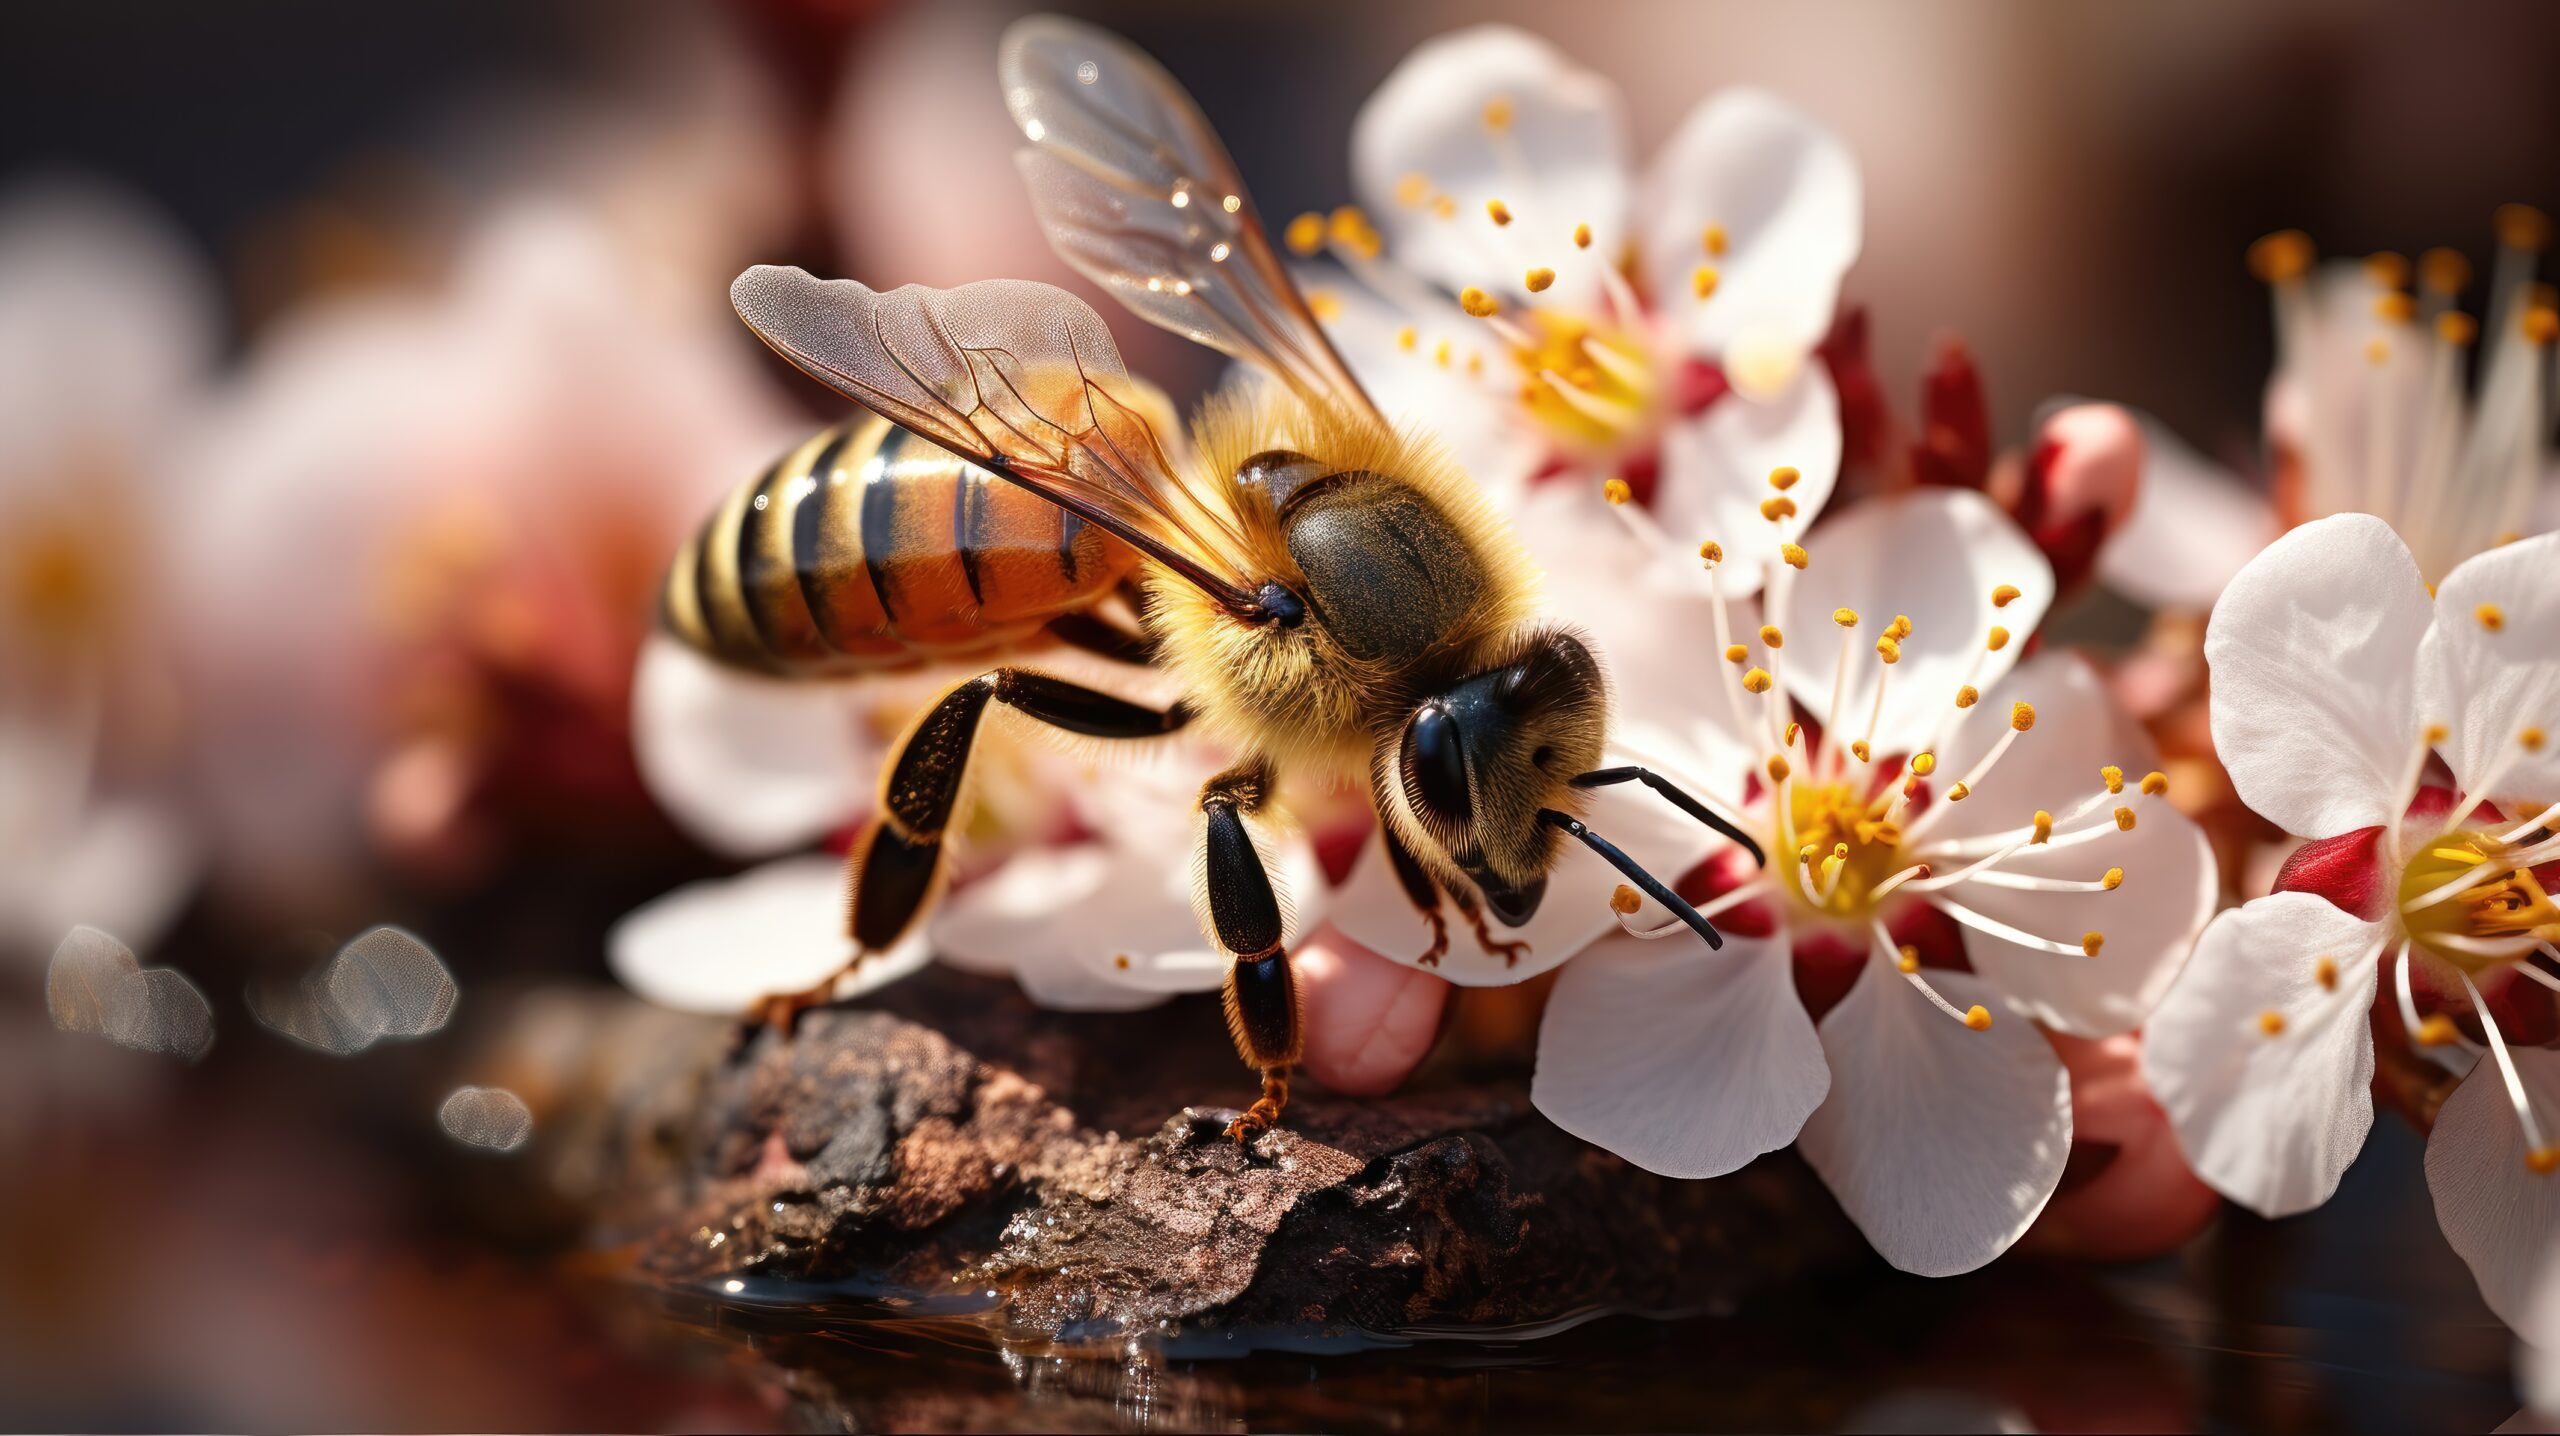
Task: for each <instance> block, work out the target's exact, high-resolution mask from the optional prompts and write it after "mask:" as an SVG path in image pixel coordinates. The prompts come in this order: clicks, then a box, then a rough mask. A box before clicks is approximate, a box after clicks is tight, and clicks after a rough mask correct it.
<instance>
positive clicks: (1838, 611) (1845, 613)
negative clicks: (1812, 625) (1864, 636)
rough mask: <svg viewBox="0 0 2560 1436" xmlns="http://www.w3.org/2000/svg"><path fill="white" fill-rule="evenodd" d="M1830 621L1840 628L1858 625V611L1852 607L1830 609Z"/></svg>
mask: <svg viewBox="0 0 2560 1436" xmlns="http://www.w3.org/2000/svg"><path fill="white" fill-rule="evenodd" d="M1831 621H1832V622H1833V623H1836V624H1839V625H1840V626H1841V627H1842V628H1855V627H1857V626H1858V611H1857V610H1856V609H1854V608H1835V609H1833V610H1831Z"/></svg>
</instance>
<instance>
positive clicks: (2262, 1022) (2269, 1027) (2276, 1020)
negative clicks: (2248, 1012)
mask: <svg viewBox="0 0 2560 1436" xmlns="http://www.w3.org/2000/svg"><path fill="white" fill-rule="evenodd" d="M2258 1030H2259V1031H2260V1032H2263V1033H2265V1034H2267V1035H2268V1036H2269V1037H2276V1036H2281V1035H2282V1034H2283V1032H2284V1014H2283V1013H2281V1012H2278V1011H2276V1010H2275V1009H2274V1008H2272V1007H2270V1008H2268V1009H2267V1010H2266V1011H2264V1012H2261V1013H2259V1014H2258Z"/></svg>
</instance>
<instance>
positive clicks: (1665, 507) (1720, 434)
mask: <svg viewBox="0 0 2560 1436" xmlns="http://www.w3.org/2000/svg"><path fill="white" fill-rule="evenodd" d="M1781 467H1792V468H1794V469H1796V470H1798V471H1799V472H1800V473H1801V474H1802V476H1803V477H1802V478H1800V479H1799V480H1798V481H1797V483H1796V486H1795V487H1794V488H1791V489H1789V490H1787V497H1788V498H1790V499H1793V500H1794V501H1795V504H1796V509H1797V517H1796V519H1795V522H1796V523H1797V524H1798V525H1799V528H1801V526H1802V525H1805V524H1810V523H1812V522H1813V520H1814V518H1815V516H1816V515H1818V514H1820V513H1821V512H1822V506H1823V505H1824V504H1825V503H1827V502H1829V501H1830V498H1831V486H1832V484H1833V483H1834V482H1835V481H1837V480H1838V478H1839V477H1840V396H1839V394H1838V393H1837V392H1836V391H1835V390H1834V389H1833V388H1832V384H1831V375H1830V372H1829V371H1828V370H1826V369H1824V368H1823V367H1822V366H1821V365H1819V364H1814V365H1808V366H1806V367H1805V369H1804V372H1803V373H1802V374H1800V375H1799V376H1798V377H1797V379H1796V381H1795V382H1794V383H1793V384H1790V385H1788V386H1787V388H1786V389H1785V391H1784V392H1782V393H1780V394H1778V395H1777V396H1776V397H1774V398H1769V399H1754V398H1751V397H1749V396H1747V395H1745V394H1743V393H1741V392H1739V391H1736V392H1734V393H1732V394H1728V395H1726V396H1724V397H1723V398H1720V399H1718V400H1717V401H1716V402H1714V403H1712V404H1710V405H1708V406H1707V407H1706V409H1705V411H1704V412H1702V413H1700V414H1699V415H1698V416H1697V417H1695V418H1692V419H1684V420H1681V421H1679V422H1677V423H1674V424H1673V425H1672V426H1671V427H1670V428H1669V429H1668V430H1667V431H1665V432H1664V434H1663V439H1662V483H1661V486H1660V488H1659V489H1658V490H1657V491H1656V493H1655V496H1654V501H1653V521H1654V523H1655V524H1656V525H1657V526H1658V527H1660V528H1661V530H1662V532H1663V536H1664V537H1665V538H1666V539H1667V540H1669V541H1670V542H1668V543H1666V544H1665V545H1664V546H1663V552H1662V553H1661V555H1660V556H1659V559H1658V562H1657V564H1656V567H1655V570H1654V573H1653V575H1652V577H1653V580H1654V582H1656V583H1657V584H1660V585H1662V586H1664V587H1667V588H1670V589H1671V590H1672V591H1674V592H1680V591H1693V592H1697V593H1704V592H1706V572H1705V568H1704V566H1703V565H1701V564H1700V563H1699V561H1698V545H1699V544H1700V543H1701V542H1703V541H1705V540H1708V539H1714V540H1715V541H1717V542H1718V543H1721V544H1723V545H1724V551H1725V561H1724V565H1723V568H1722V570H1721V571H1720V572H1719V573H1718V574H1717V580H1718V581H1719V582H1720V583H1722V584H1723V585H1724V591H1725V592H1726V593H1727V594H1728V595H1732V596H1737V597H1739V596H1744V595H1748V594H1753V593H1757V592H1759V591H1760V586H1761V583H1762V582H1763V580H1764V579H1765V578H1766V576H1767V574H1768V573H1769V571H1770V570H1771V569H1772V568H1773V567H1774V566H1775V565H1776V564H1777V562H1778V543H1777V540H1776V539H1775V538H1774V537H1773V536H1772V533H1771V530H1770V527H1769V522H1768V520H1766V519H1764V518H1762V517H1760V501H1761V500H1763V499H1766V498H1769V497H1771V496H1772V494H1773V493H1774V490H1772V489H1771V488H1770V487H1769V473H1770V471H1771V470H1773V469H1777V468H1781Z"/></svg>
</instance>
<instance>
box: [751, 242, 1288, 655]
mask: <svg viewBox="0 0 2560 1436" xmlns="http://www.w3.org/2000/svg"><path fill="white" fill-rule="evenodd" d="M729 300H730V302H731V303H732V304H734V305H736V306H737V310H738V316H739V317H740V318H742V319H744V320H746V321H747V327H749V328H751V329H753V330H755V332H756V334H757V336H758V337H759V338H761V339H763V340H764V342H765V343H767V344H769V345H772V346H773V348H774V350H775V352H777V353H779V354H781V355H782V357H784V358H786V359H788V360H790V361H791V362H792V363H794V364H796V365H798V366H800V368H802V369H804V370H806V371H807V372H808V373H809V374H810V375H811V377H813V378H816V379H818V380H819V381H820V382H822V383H825V384H826V385H828V386H829V387H831V388H833V389H835V390H837V391H838V392H840V393H842V394H843V395H845V397H847V398H849V399H851V400H853V401H854V402H855V403H857V404H860V405H862V406H863V407H864V408H867V409H869V410H871V411H872V412H874V413H876V414H879V415H880V416H881V417H883V418H886V419H888V420H889V421H890V422H892V423H894V424H897V425H899V426H900V427H902V428H905V429H908V430H911V431H913V432H914V433H917V434H919V435H922V436H923V437H925V438H927V439H931V440H932V441H933V442H935V443H937V444H940V445H941V446H943V447H944V448H946V449H949V450H951V451H952V452H953V453H955V454H958V455H960V456H961V457H962V458H964V459H968V460H970V461H972V462H974V463H977V464H980V465H983V466H984V467H985V468H987V469H988V470H990V471H992V472H994V473H996V474H998V475H1000V476H1002V477H1003V478H1005V479H1008V480H1010V481H1012V482H1014V483H1017V484H1020V485H1021V486H1023V487H1024V488H1026V489H1029V490H1031V491H1032V492H1033V493H1036V494H1038V495H1040V496H1041V497H1042V498H1045V499H1047V500H1049V501H1050V502H1051V503H1054V504H1057V505H1059V506H1060V507H1062V508H1065V509H1069V510H1072V511H1073V512H1075V513H1077V514H1080V515H1082V516H1083V517H1084V518H1085V519H1086V520H1087V521H1088V522H1091V523H1094V524H1097V525H1099V526H1101V527H1102V528H1104V529H1107V530H1109V531H1110V532H1111V533H1113V534H1116V535H1118V536H1119V537H1120V538H1121V539H1123V540H1125V541H1127V542H1128V543H1129V544H1130V545H1131V546H1132V547H1134V548H1136V549H1138V550H1139V551H1140V552H1141V553H1144V554H1146V555H1147V556H1149V557H1150V558H1153V559H1155V560H1157V561H1158V562H1160V563H1162V564H1164V565H1165V566H1166V567H1168V568H1170V569H1172V570H1173V571H1174V572H1176V573H1178V574H1180V575H1182V576H1183V577H1184V578H1185V579H1188V580H1189V581H1190V582H1192V583H1193V584H1196V585H1198V586H1199V587H1200V588H1201V589H1203V590H1204V591H1206V592H1208V593H1209V594H1211V595H1212V596H1214V597H1216V598H1218V599H1219V600H1220V601H1221V602H1224V603H1226V604H1227V605H1228V606H1229V607H1231V608H1234V609H1236V610H1238V611H1240V612H1241V611H1249V610H1251V609H1252V608H1253V607H1254V602H1255V599H1254V593H1255V589H1256V588H1257V587H1258V586H1259V585H1258V580H1259V579H1260V578H1261V577H1262V575H1257V574H1254V573H1253V572H1251V569H1252V561H1251V558H1250V550H1248V549H1247V548H1246V546H1245V544H1244V542H1243V540H1242V539H1241V538H1240V537H1239V536H1238V534H1237V531H1236V528H1235V525H1234V521H1233V519H1232V517H1231V516H1230V515H1228V514H1227V513H1226V512H1225V511H1224V510H1223V508H1222V507H1221V506H1220V505H1218V504H1216V503H1214V502H1210V501H1204V500H1203V499H1202V498H1201V497H1200V496H1199V495H1198V494H1195V493H1194V492H1192V490H1191V488H1190V486H1189V485H1187V484H1186V483H1184V481H1183V479H1182V477H1181V475H1180V472H1179V471H1178V470H1177V469H1176V468H1175V467H1174V464H1173V462H1172V460H1171V458H1170V457H1169V456H1168V455H1167V454H1166V453H1165V450H1164V446H1163V445H1162V444H1161V443H1159V442H1158V441H1157V439H1156V434H1155V430H1154V429H1152V428H1150V427H1149V426H1148V424H1147V421H1146V419H1145V418H1144V417H1142V414H1141V410H1140V407H1139V406H1140V404H1141V403H1142V402H1143V401H1142V400H1141V399H1140V397H1139V395H1138V391H1137V389H1136V387H1135V385H1133V384H1132V383H1131V381H1130V379H1129V371H1128V369H1127V368H1126V367H1125V366H1123V365H1122V363H1121V362H1120V347H1119V346H1118V345H1117V344H1114V343H1113V342H1112V339H1111V331H1110V330H1108V329H1106V328H1104V327H1103V324H1102V318H1101V316H1099V315H1097V314H1095V313H1094V312H1093V310H1092V308H1091V307H1090V306H1089V305H1087V304H1086V303H1085V302H1084V301H1083V300H1081V299H1078V298H1076V297H1075V296H1074V295H1072V294H1069V293H1067V292H1066V291H1065V290H1062V289H1056V288H1053V287H1051V286H1049V285H1046V284H1034V283H1032V282H1030V281H1028V280H1021V279H988V280H981V281H979V282H978V283H975V284H964V285H962V286H960V287H959V288H957V289H927V288H925V287H924V286H922V285H917V284H910V285H907V286H905V287H903V288H899V289H892V290H890V291H889V292H888V293H886V294H882V293H880V292H878V291H876V290H873V289H871V288H869V287H867V286H865V285H862V284H858V283H856V282H854V281H853V280H850V279H830V280H820V279H816V278H813V277H811V276H810V275H809V274H808V273H807V272H806V271H804V270H799V269H791V268H786V267H783V266H779V265H770V264H760V265H757V266H756V267H755V268H753V269H750V270H748V271H747V272H746V273H744V274H741V275H739V276H738V279H737V282H736V283H734V284H732V285H730V286H729Z"/></svg>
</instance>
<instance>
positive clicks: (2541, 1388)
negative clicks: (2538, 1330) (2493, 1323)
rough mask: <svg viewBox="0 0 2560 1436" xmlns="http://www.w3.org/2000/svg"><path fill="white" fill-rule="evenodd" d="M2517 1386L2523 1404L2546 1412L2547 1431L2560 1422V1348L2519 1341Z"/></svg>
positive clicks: (2544, 1426) (2545, 1427) (2545, 1424)
mask: <svg viewBox="0 0 2560 1436" xmlns="http://www.w3.org/2000/svg"><path fill="white" fill-rule="evenodd" d="M2516 1387H2517V1390H2518V1391H2519V1393H2520V1394H2521V1395H2522V1396H2523V1397H2524V1404H2525V1405H2526V1406H2527V1407H2528V1408H2530V1409H2532V1410H2534V1411H2539V1412H2543V1413H2546V1416H2547V1417H2549V1419H2546V1420H2545V1421H2544V1422H2543V1423H2542V1429H2545V1430H2548V1429H2551V1428H2552V1427H2553V1426H2555V1425H2560V1415H2554V1414H2553V1413H2560V1347H2549V1346H2533V1345H2530V1344H2525V1343H2519V1344H2518V1345H2517V1347H2516Z"/></svg>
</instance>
